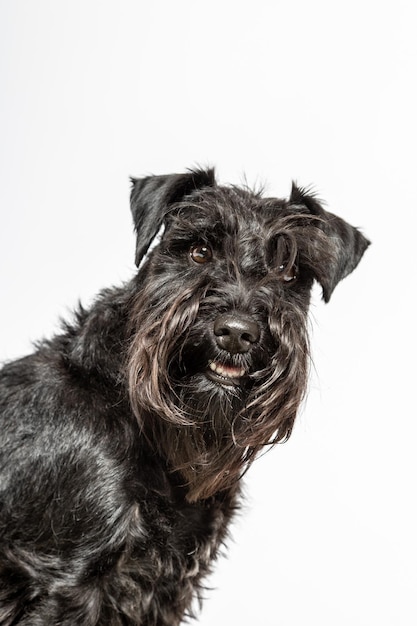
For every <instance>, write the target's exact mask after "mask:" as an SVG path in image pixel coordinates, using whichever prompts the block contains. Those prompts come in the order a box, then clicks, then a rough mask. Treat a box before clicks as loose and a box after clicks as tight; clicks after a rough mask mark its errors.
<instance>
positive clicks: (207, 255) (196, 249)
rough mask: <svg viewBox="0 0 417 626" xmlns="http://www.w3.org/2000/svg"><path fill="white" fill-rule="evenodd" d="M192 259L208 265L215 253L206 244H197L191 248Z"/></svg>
mask: <svg viewBox="0 0 417 626" xmlns="http://www.w3.org/2000/svg"><path fill="white" fill-rule="evenodd" d="M190 257H191V258H192V260H193V261H194V262H195V263H200V264H203V263H208V262H209V261H211V259H212V258H213V252H212V250H211V248H210V246H207V245H206V244H195V245H193V246H191V249H190Z"/></svg>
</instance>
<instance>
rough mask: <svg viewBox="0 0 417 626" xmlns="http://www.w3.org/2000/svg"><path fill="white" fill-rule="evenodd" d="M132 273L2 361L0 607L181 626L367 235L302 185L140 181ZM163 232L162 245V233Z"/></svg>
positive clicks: (284, 428) (283, 424)
mask: <svg viewBox="0 0 417 626" xmlns="http://www.w3.org/2000/svg"><path fill="white" fill-rule="evenodd" d="M132 183H133V189H132V194H131V208H132V213H133V220H134V225H135V230H136V234H137V241H136V264H137V265H138V267H139V270H138V272H137V274H136V275H135V276H134V278H133V279H132V280H131V281H130V282H128V283H127V284H125V285H123V286H122V287H119V288H112V289H107V290H104V291H103V292H101V293H100V294H99V296H98V297H97V299H96V301H95V303H94V304H93V306H92V307H91V308H90V309H89V310H85V309H83V308H82V307H80V308H79V309H78V310H77V311H76V313H75V315H74V319H73V320H72V322H71V323H67V324H65V325H64V327H63V329H62V332H61V334H58V335H57V336H55V337H53V338H52V339H50V340H48V341H43V342H41V343H39V344H38V345H37V346H36V350H35V351H34V353H33V354H31V355H30V356H27V357H25V358H22V359H19V360H17V361H14V362H11V363H9V364H7V365H5V366H4V368H3V369H2V371H1V373H0V441H1V450H0V624H1V625H2V626H16V625H19V626H128V625H131V626H135V625H136V626H178V624H180V623H181V622H182V620H183V619H185V618H186V617H187V616H189V615H192V614H193V611H194V605H195V601H196V600H197V601H198V600H199V598H200V597H201V592H202V589H203V581H204V578H205V576H206V575H207V574H208V572H209V571H210V568H211V566H212V563H213V561H214V560H215V558H216V556H217V555H218V553H219V550H220V548H221V546H222V544H223V543H224V541H225V540H226V538H227V532H228V530H227V529H228V526H229V523H230V520H231V518H232V517H233V514H234V513H235V511H236V510H237V509H238V507H239V500H240V498H241V495H240V485H241V481H240V479H241V477H242V475H243V474H244V473H245V471H246V470H247V469H248V467H249V466H250V465H251V463H252V462H253V461H254V459H255V458H256V456H257V454H258V453H259V452H260V451H263V450H265V447H266V446H269V445H271V444H274V443H277V442H282V441H284V440H286V439H288V437H289V436H290V434H291V431H292V428H293V424H294V419H295V416H296V413H297V409H298V407H299V405H300V402H301V400H302V398H303V396H304V392H305V387H306V381H307V376H308V360H309V342H308V336H307V312H308V306H309V299H310V291H311V287H312V285H313V282H314V281H318V282H319V283H320V285H321V287H322V290H323V298H324V300H325V302H327V301H328V300H329V298H330V296H331V294H332V292H333V289H334V288H335V286H336V285H337V283H338V282H339V281H340V280H341V279H342V278H344V277H345V276H347V275H348V274H349V273H350V272H352V270H353V269H354V268H355V267H356V265H357V264H358V262H359V260H360V259H361V257H362V255H363V253H364V251H365V249H366V248H367V246H368V244H369V242H368V240H367V239H366V238H365V237H364V236H363V235H362V234H361V233H360V232H359V231H358V230H357V229H356V228H354V227H352V226H350V225H349V224H347V223H346V222H345V221H344V220H342V219H340V218H339V217H336V216H335V215H333V214H332V213H329V212H328V211H326V210H324V209H323V207H322V206H321V204H320V203H319V202H318V200H317V199H316V198H315V197H314V195H312V194H311V193H310V192H308V191H305V190H303V189H301V188H299V187H297V186H296V185H293V188H292V192H291V195H290V198H289V199H288V200H280V199H277V198H269V197H264V195H263V194H262V193H260V192H259V193H257V192H253V191H250V190H249V189H247V188H241V187H234V186H220V185H218V184H217V183H216V180H215V176H214V171H213V170H211V169H210V170H194V171H189V172H187V173H185V174H174V175H169V176H150V177H147V178H143V179H132ZM160 230H162V231H163V234H162V236H161V239H160V241H159V243H157V244H156V245H154V247H153V248H152V247H151V249H150V250H149V248H150V245H151V243H152V242H153V243H155V242H154V240H155V236H156V235H157V233H159V231H160Z"/></svg>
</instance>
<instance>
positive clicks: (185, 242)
mask: <svg viewBox="0 0 417 626" xmlns="http://www.w3.org/2000/svg"><path fill="white" fill-rule="evenodd" d="M132 210H133V216H134V220H135V227H136V231H137V263H138V264H139V263H140V261H141V259H142V257H143V256H144V254H145V253H146V250H147V248H148V246H149V245H150V243H151V241H152V239H153V238H154V236H155V234H156V233H157V232H158V231H159V229H160V227H161V226H163V227H164V232H163V235H162V238H161V241H160V243H159V244H158V245H157V246H156V247H155V248H154V249H153V250H152V251H151V253H150V254H149V257H148V259H147V260H146V261H145V262H144V264H143V266H142V267H141V269H140V271H139V273H138V277H137V285H138V295H137V298H136V302H135V305H134V307H133V313H132V324H133V339H132V348H131V359H130V364H129V377H130V393H131V402H132V406H133V409H134V411H135V413H136V415H137V416H138V419H139V420H140V422H141V426H142V428H143V429H144V432H145V434H148V436H149V437H150V439H152V440H153V442H154V444H155V443H156V442H157V445H158V446H159V447H162V448H163V450H164V454H167V456H168V458H170V459H171V462H172V467H173V468H174V469H177V470H179V471H180V472H181V473H182V475H183V476H184V477H185V480H186V481H187V483H188V485H189V499H190V500H194V499H197V498H201V497H207V496H209V495H212V494H213V493H215V492H216V491H218V490H219V489H222V488H225V487H227V486H229V485H230V484H231V483H232V482H233V481H234V480H236V477H237V476H239V475H240V474H241V473H242V470H243V469H244V468H245V467H246V466H247V465H248V464H249V463H250V461H251V460H252V459H253V458H254V456H255V455H256V453H257V452H258V451H259V450H260V449H261V448H262V447H263V446H265V445H266V444H268V443H274V442H277V441H282V440H285V439H286V438H288V436H289V435H290V433H291V430H292V426H293V423H294V419H295V415H296V412H297V409H298V406H299V404H300V402H301V399H302V397H303V394H304V391H305V385H306V379H307V360H308V337H307V331H306V320H307V311H308V305H309V299H310V291H311V287H312V284H313V282H314V280H317V281H319V282H320V284H321V285H322V288H323V296H324V299H325V300H326V301H328V299H329V298H330V295H331V293H332V291H333V289H334V287H335V286H336V284H337V282H338V281H339V280H340V279H341V278H343V277H344V276H346V275H347V274H348V273H349V272H351V271H352V270H353V269H354V267H356V265H357V263H358V262H359V260H360V258H361V256H362V254H363V252H364V250H365V249H366V247H367V245H368V241H367V240H366V239H365V238H364V237H363V236H362V235H361V234H360V233H359V231H357V230H356V229H354V228H353V227H351V226H349V225H348V224H347V223H346V222H344V221H343V220H341V219H340V218H338V217H336V216H334V215H332V214H331V213H328V212H326V211H324V210H323V208H322V207H321V206H320V204H319V203H318V202H317V201H316V200H315V199H314V198H313V197H312V196H310V195H307V194H305V193H304V192H303V191H302V190H300V189H298V188H297V187H295V186H294V187H293V190H292V194H291V197H290V199H289V200H288V201H285V200H279V199H276V198H263V197H262V196H261V195H260V194H255V193H252V192H250V191H248V190H245V189H238V188H233V187H219V186H217V185H216V183H215V180H214V175H213V172H212V171H207V172H204V171H197V172H191V173H189V174H185V175H173V176H166V177H165V176H164V177H150V178H147V179H143V180H139V181H134V188H133V192H132Z"/></svg>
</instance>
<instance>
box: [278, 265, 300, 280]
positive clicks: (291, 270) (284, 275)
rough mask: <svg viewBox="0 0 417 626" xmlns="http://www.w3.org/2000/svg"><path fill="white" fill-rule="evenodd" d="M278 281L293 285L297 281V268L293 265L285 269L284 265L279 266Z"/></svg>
mask: <svg viewBox="0 0 417 626" xmlns="http://www.w3.org/2000/svg"><path fill="white" fill-rule="evenodd" d="M279 272H280V279H281V280H282V282H284V283H293V282H294V281H295V280H297V268H296V266H295V265H292V266H291V267H285V265H280V266H279Z"/></svg>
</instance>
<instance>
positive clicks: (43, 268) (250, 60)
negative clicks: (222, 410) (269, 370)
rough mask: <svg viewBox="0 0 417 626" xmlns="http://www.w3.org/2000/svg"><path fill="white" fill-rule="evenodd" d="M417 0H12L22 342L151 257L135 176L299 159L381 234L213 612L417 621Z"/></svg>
mask: <svg viewBox="0 0 417 626" xmlns="http://www.w3.org/2000/svg"><path fill="white" fill-rule="evenodd" d="M414 7H415V3H414V0H409V1H404V0H396V1H395V2H394V1H392V2H386V1H384V0H379V1H378V0H373V1H368V0H351V1H350V2H336V1H334V0H333V1H332V0H327V1H326V0H314V2H313V1H309V0H284V1H282V2H279V1H275V2H273V1H270V2H268V1H266V0H258V1H257V2H244V1H242V0H240V1H230V2H228V1H227V0H222V1H221V2H220V1H218V0H211V1H210V2H201V1H200V0H194V1H191V0H190V1H177V0H176V1H169V0H166V1H158V0H153V1H151V0H149V1H148V2H141V1H134V0H117V1H114V2H111V1H108V0H107V1H106V0H101V1H99V0H97V1H95V0H68V1H64V0H49V1H48V0H36V1H34V0H0V62H1V74H0V80H1V98H0V111H1V114H0V142H1V145H0V159H1V162H0V176H1V184H0V197H1V199H0V210H1V220H0V258H1V276H0V279H1V282H0V293H1V306H0V328H1V329H2V330H1V333H0V358H1V359H2V360H6V359H10V358H12V357H15V356H19V355H21V354H24V353H25V352H27V351H28V350H29V349H30V342H31V341H32V340H36V339H38V338H39V337H41V336H44V335H46V336H49V335H51V333H53V332H54V331H55V330H56V328H57V319H58V318H59V316H62V315H64V316H65V315H67V311H68V310H69V309H70V308H71V307H72V306H73V305H75V304H76V302H77V299H78V298H81V300H82V301H83V302H84V303H88V302H89V301H91V298H92V297H93V295H94V293H96V292H97V291H98V290H99V289H100V288H101V287H104V286H107V285H110V284H114V283H119V282H120V281H122V280H124V279H127V278H128V277H130V276H131V275H132V272H133V271H134V264H133V258H134V238H133V233H132V227H131V223H130V215H129V205H128V196H129V191H130V187H129V181H128V177H129V176H130V175H133V176H142V175H146V174H148V173H170V172H173V171H183V170H184V169H185V168H187V167H191V166H193V165H196V164H200V165H207V164H209V165H216V166H217V172H218V177H219V179H220V180H221V181H222V182H233V183H239V182H241V181H242V180H243V179H244V176H245V175H246V177H247V179H248V181H249V183H257V182H265V183H267V189H268V193H269V194H271V195H272V194H275V195H281V196H285V195H286V194H287V193H288V191H289V189H290V184H291V179H293V178H295V179H296V180H297V181H298V182H299V183H300V184H302V185H309V184H311V183H312V184H314V186H315V188H316V190H317V191H318V192H319V194H320V196H321V197H323V198H324V199H325V200H326V201H327V203H328V206H329V209H330V210H332V211H334V212H336V213H339V214H340V215H342V216H343V217H344V218H345V219H347V220H348V221H350V222H351V223H353V224H354V225H356V226H360V227H362V228H363V230H364V232H365V233H366V234H367V235H368V237H369V238H370V239H372V241H373V245H372V247H371V248H370V249H369V251H368V252H367V253H366V255H365V257H364V260H363V261H362V263H361V264H360V266H359V268H358V269H357V270H356V272H355V273H354V274H352V275H351V276H349V278H347V279H346V280H345V281H343V283H342V284H341V285H340V286H339V287H338V288H337V289H336V292H335V294H334V296H333V298H332V301H331V302H330V304H329V305H324V304H323V303H322V302H321V301H320V294H319V290H318V289H317V290H316V291H315V293H314V302H313V307H312V334H313V340H312V343H313V354H314V369H313V371H312V377H311V385H310V394H309V397H308V400H307V402H306V404H305V408H304V410H303V411H302V413H301V415H300V417H299V420H298V423H297V427H296V428H295V432H294V434H293V436H292V438H291V440H290V441H289V442H288V443H287V444H286V445H284V446H279V447H277V448H275V449H274V450H273V451H271V452H270V453H269V454H267V455H266V456H265V457H263V458H262V459H260V460H259V461H258V462H257V463H256V464H255V466H254V467H253V468H252V470H251V472H250V473H249V475H248V478H247V481H246V485H247V487H246V491H247V500H246V506H245V511H244V512H243V513H242V515H241V517H240V518H239V520H238V521H237V523H236V525H235V527H234V528H233V541H232V542H231V544H230V547H229V553H228V558H227V559H223V560H221V561H220V562H219V563H218V566H217V568H216V572H215V574H214V575H213V577H212V579H211V580H210V585H211V586H212V587H214V588H217V590H216V591H213V592H208V593H207V596H208V598H209V599H208V601H207V602H206V603H205V606H204V611H203V613H202V616H201V618H200V624H202V625H203V626H209V625H213V624H221V625H222V626H223V625H228V624H239V625H240V626H249V625H252V624H254V623H255V624H262V625H263V626H306V625H308V626H311V625H313V626H315V625H317V626H374V625H375V626H388V625H390V626H391V625H392V626H412V625H415V624H417V602H416V584H417V540H416V529H417V513H416V506H415V499H416V498H415V494H416V481H417V471H416V469H417V468H416V460H415V457H416V453H415V449H416V435H417V429H416V418H417V415H416V407H415V389H416V380H415V377H416V365H415V361H416V348H417V346H416V334H415V325H416V319H415V317H416V316H415V295H414V294H415V288H416V263H415V251H414V248H415V234H414V229H415V225H416V219H415V213H416V201H417V183H416V165H417V163H416V145H417V133H416V116H417V98H416V76H417V72H416V69H417V68H416V58H417V45H416V17H415V15H414V12H415V8H414Z"/></svg>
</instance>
